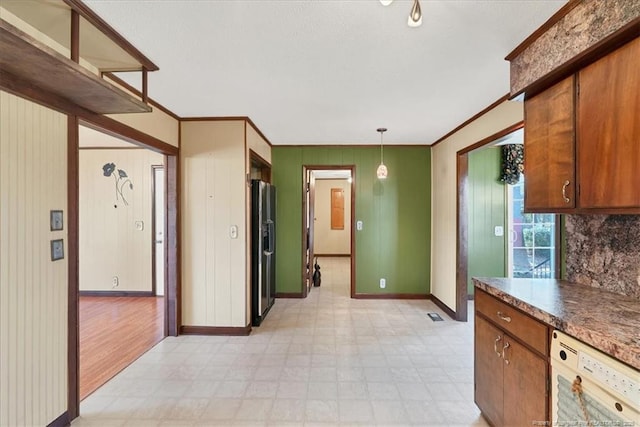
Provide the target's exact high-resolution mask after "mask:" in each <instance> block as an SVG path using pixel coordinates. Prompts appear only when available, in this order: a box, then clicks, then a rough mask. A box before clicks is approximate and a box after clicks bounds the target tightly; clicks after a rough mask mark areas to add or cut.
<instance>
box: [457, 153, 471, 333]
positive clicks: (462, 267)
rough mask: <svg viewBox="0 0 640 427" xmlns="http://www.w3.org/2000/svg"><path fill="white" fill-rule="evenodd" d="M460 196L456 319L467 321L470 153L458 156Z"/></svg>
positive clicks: (458, 205)
mask: <svg viewBox="0 0 640 427" xmlns="http://www.w3.org/2000/svg"><path fill="white" fill-rule="evenodd" d="M456 175H457V188H458V197H457V199H456V213H457V214H456V312H455V317H454V319H456V320H459V321H461V322H466V321H467V318H468V313H467V311H468V308H467V301H468V292H469V291H468V289H467V286H468V284H467V282H468V280H469V201H468V198H469V185H468V181H469V179H468V177H469V154H468V152H465V153H462V154H461V153H458V154H457V156H456Z"/></svg>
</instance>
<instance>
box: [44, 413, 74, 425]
mask: <svg viewBox="0 0 640 427" xmlns="http://www.w3.org/2000/svg"><path fill="white" fill-rule="evenodd" d="M70 424H71V418H70V417H69V412H68V411H65V412H63V413H62V414H60V416H59V417H58V418H56V419H55V420H53V421H51V422H50V423H49V424H47V427H66V426H68V425H70Z"/></svg>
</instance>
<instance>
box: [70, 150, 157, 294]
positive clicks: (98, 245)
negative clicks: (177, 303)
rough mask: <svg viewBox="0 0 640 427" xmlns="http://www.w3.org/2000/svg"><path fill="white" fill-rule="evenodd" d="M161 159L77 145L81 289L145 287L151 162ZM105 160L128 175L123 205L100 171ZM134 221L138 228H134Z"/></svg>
mask: <svg viewBox="0 0 640 427" xmlns="http://www.w3.org/2000/svg"><path fill="white" fill-rule="evenodd" d="M163 162H164V156H163V155H161V154H158V153H155V152H153V151H150V150H145V149H82V150H80V168H79V169H80V210H79V217H80V230H79V231H80V260H79V261H80V290H81V291H141V292H151V286H152V263H151V254H152V245H153V243H152V240H153V238H152V235H151V231H152V215H151V214H152V206H153V197H152V177H153V176H152V168H151V167H152V165H162V164H163ZM105 163H114V164H115V165H116V167H117V169H122V170H124V171H125V172H126V174H127V175H128V178H127V179H130V180H131V183H132V185H133V189H130V188H129V186H128V183H127V184H125V185H124V186H123V195H124V196H125V198H126V200H127V202H128V205H125V203H124V202H123V201H122V199H120V198H118V200H117V201H116V192H115V180H114V178H113V175H112V176H110V177H105V176H104V174H103V170H102V167H103V165H104V164H105ZM116 174H117V170H116ZM123 183H124V180H121V181H120V186H121V185H122V184H123ZM115 206H117V208H116V207H115ZM140 223H141V224H142V230H139V229H138V228H137V227H136V225H137V224H138V225H139V224H140ZM114 277H117V278H118V286H117V287H116V286H114V285H113V278H114Z"/></svg>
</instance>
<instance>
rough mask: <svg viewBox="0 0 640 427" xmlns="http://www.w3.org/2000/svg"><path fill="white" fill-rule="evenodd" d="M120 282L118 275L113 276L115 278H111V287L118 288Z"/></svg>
mask: <svg viewBox="0 0 640 427" xmlns="http://www.w3.org/2000/svg"><path fill="white" fill-rule="evenodd" d="M119 284H120V279H118V276H113V279H111V287H112V288H117V287H118V285H119Z"/></svg>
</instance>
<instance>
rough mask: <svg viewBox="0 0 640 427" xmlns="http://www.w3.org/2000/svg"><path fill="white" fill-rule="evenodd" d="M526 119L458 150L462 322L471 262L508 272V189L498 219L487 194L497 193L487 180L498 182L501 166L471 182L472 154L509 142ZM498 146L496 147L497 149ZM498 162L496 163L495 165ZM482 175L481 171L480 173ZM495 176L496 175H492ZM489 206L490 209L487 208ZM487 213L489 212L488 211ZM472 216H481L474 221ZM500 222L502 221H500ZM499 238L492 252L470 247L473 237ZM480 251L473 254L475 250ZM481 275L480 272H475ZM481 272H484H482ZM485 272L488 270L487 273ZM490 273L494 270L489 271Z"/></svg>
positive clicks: (458, 299)
mask: <svg viewBox="0 0 640 427" xmlns="http://www.w3.org/2000/svg"><path fill="white" fill-rule="evenodd" d="M523 126H524V123H523V122H520V123H517V124H515V125H513V126H511V127H509V128H506V129H504V130H502V131H500V132H498V133H496V134H494V135H491V136H489V137H487V138H485V139H483V140H481V141H478V142H477V143H475V144H472V145H470V146H469V147H466V148H464V149H462V150H460V151H458V153H457V184H458V199H457V236H456V248H457V256H456V310H455V319H456V320H458V321H461V322H466V321H467V319H468V307H467V301H468V300H469V296H470V295H471V294H472V292H473V289H470V277H471V276H472V275H474V273H472V274H470V266H471V265H473V264H478V265H482V266H483V268H485V267H486V266H487V265H496V266H497V267H496V269H497V270H496V271H498V272H502V274H500V276H505V275H506V271H505V267H504V262H505V254H504V252H505V249H506V248H505V243H504V225H505V224H504V219H505V218H504V217H505V214H506V212H505V209H504V206H505V198H506V196H505V194H506V193H505V190H504V188H503V187H499V190H498V194H497V198H498V199H499V204H500V205H501V206H503V208H502V209H501V210H500V209H499V210H500V212H498V214H497V219H496V218H493V215H492V214H491V210H492V209H491V203H493V202H492V201H491V200H490V199H487V198H488V197H491V195H490V194H489V193H487V192H493V193H495V185H494V188H493V189H489V190H487V185H486V184H487V183H489V182H491V181H492V180H493V183H494V184H495V182H497V180H498V179H499V177H500V170H499V167H498V168H495V167H494V169H495V171H493V172H491V171H490V172H489V174H490V177H489V178H488V179H487V177H482V176H479V177H478V178H477V179H478V180H479V181H480V183H479V185H474V184H476V183H477V182H475V181H474V182H472V178H473V177H472V176H470V167H471V165H472V163H473V160H474V159H472V157H471V154H472V153H478V151H477V150H479V149H483V148H486V147H488V146H491V145H498V144H504V143H510V142H507V140H508V139H509V135H512V136H513V135H514V134H516V135H517V131H519V130H520V129H522V128H523ZM494 150H497V149H494ZM488 154H489V156H488V157H495V156H494V155H495V154H496V153H488ZM480 162H484V159H480ZM494 166H495V165H494ZM479 175H482V173H480V174H479ZM491 176H493V178H491ZM476 191H477V192H478V193H479V194H480V195H479V197H477V198H473V197H472V196H473V195H474V192H476ZM485 207H487V209H485ZM485 211H486V212H485ZM485 213H486V215H485ZM472 218H473V219H474V220H475V219H479V221H477V223H476V221H474V223H472V221H471V220H472ZM498 222H499V223H498ZM494 239H497V240H496V242H497V246H496V247H494V248H493V249H491V250H492V251H493V253H487V251H483V250H482V249H479V248H478V247H477V246H475V247H473V248H472V247H471V246H470V245H471V244H472V242H473V241H477V242H480V241H484V242H487V241H489V240H494ZM494 246H495V245H494ZM495 252H498V255H499V256H498V257H497V258H498V259H497V260H496V256H495ZM475 253H477V254H480V255H479V256H474V254H475ZM487 255H488V256H490V257H491V258H490V259H486V258H485V259H481V258H482V257H484V256H487ZM475 275H478V274H475ZM480 275H482V274H480ZM485 275H486V274H485ZM489 275H491V274H489Z"/></svg>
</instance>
